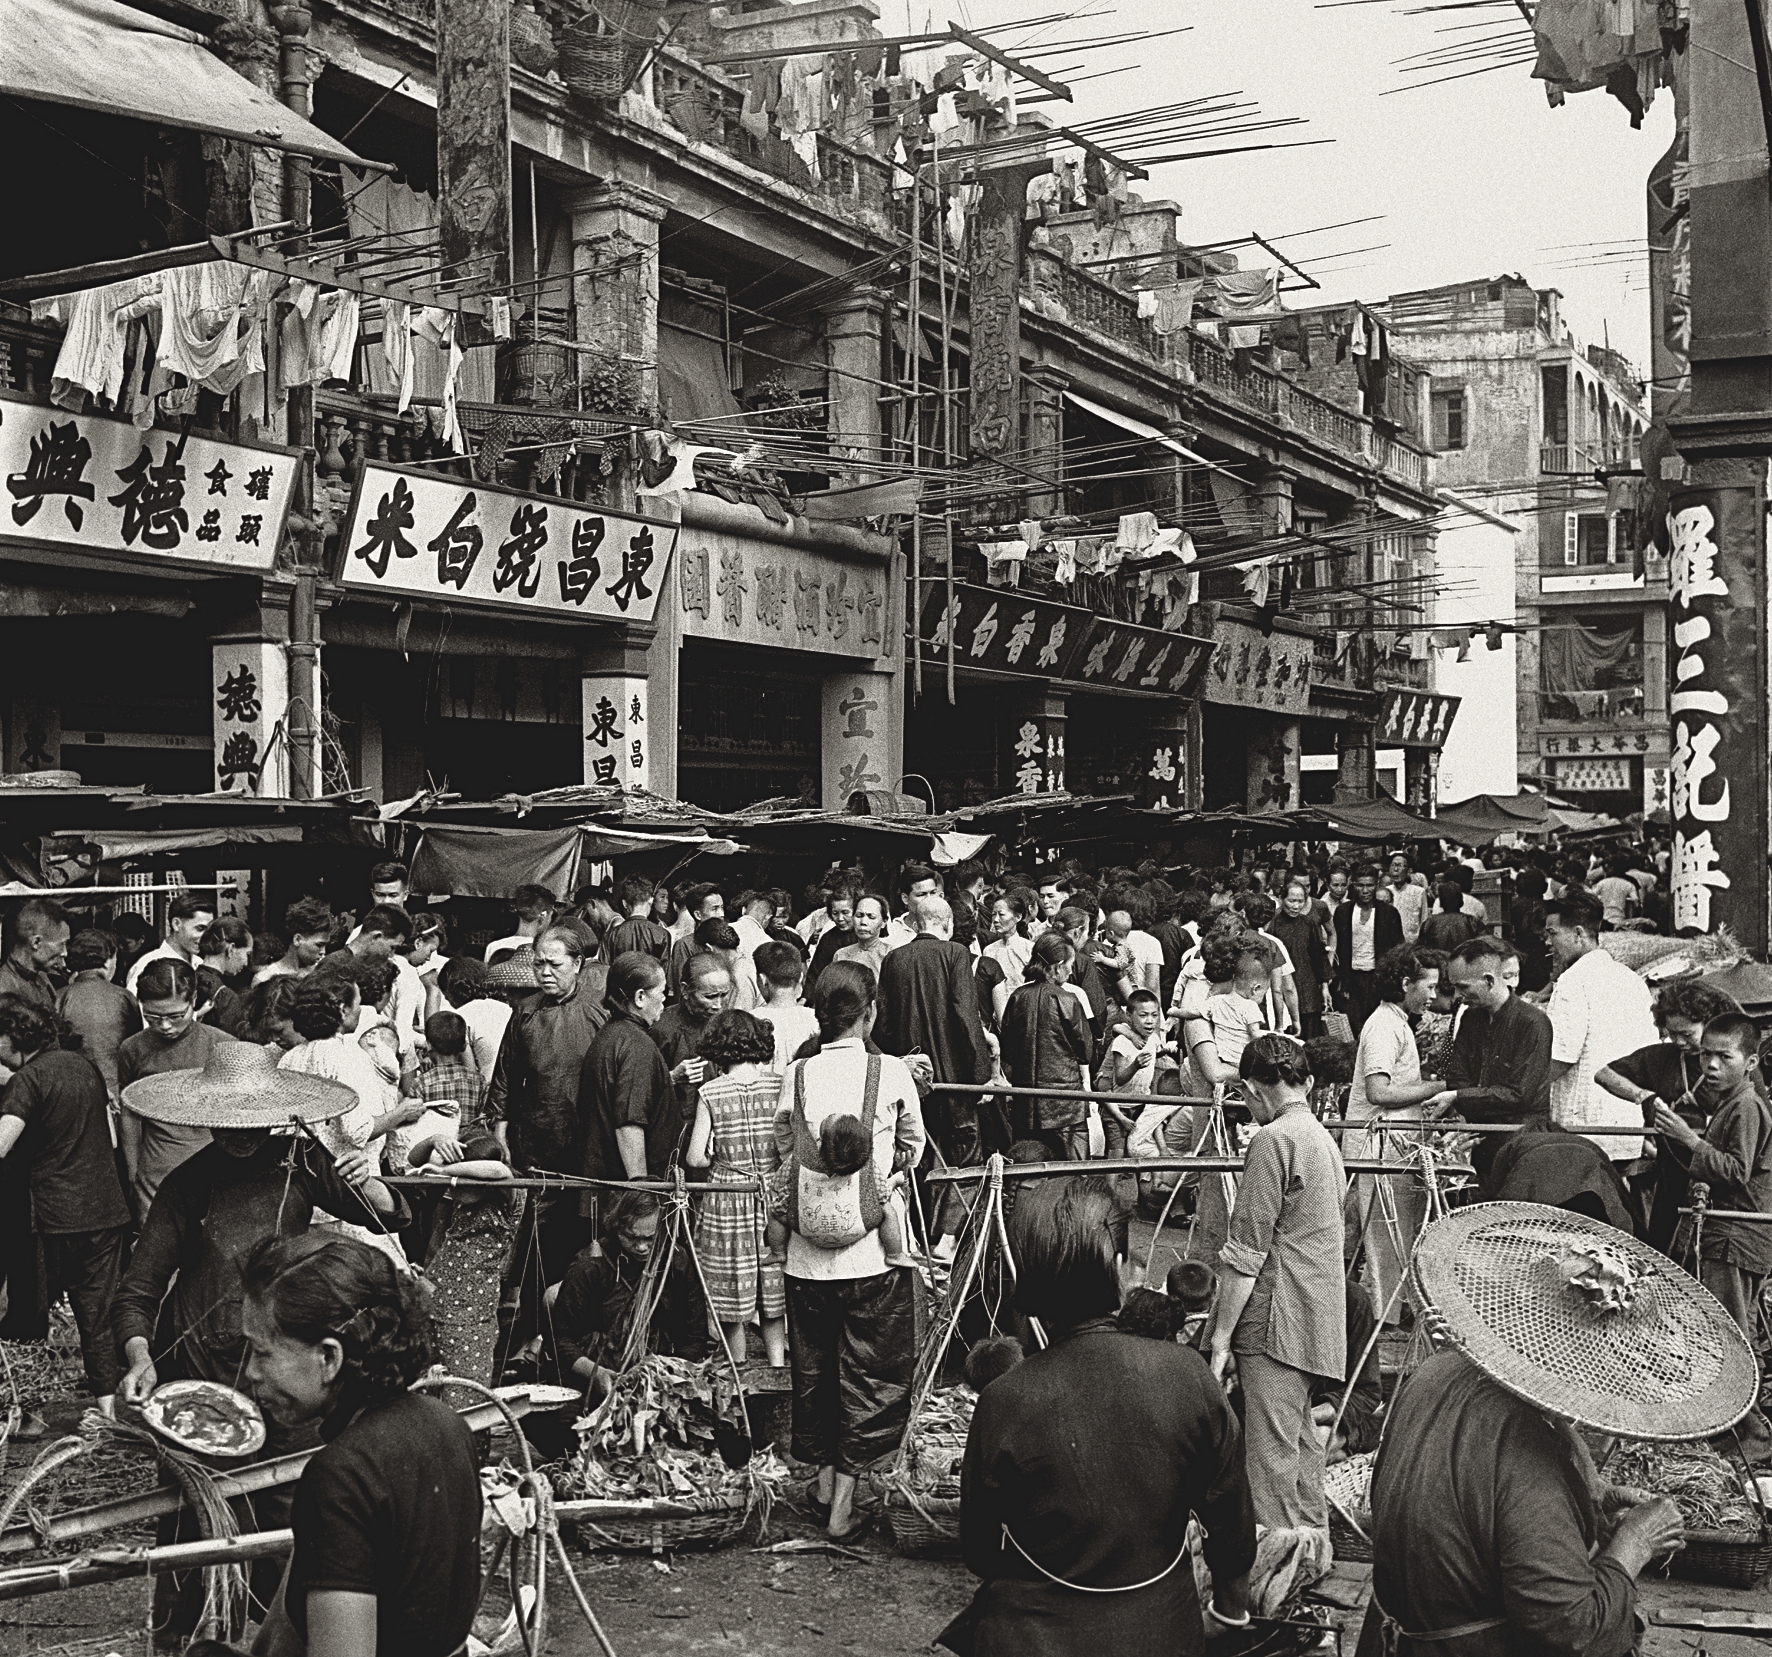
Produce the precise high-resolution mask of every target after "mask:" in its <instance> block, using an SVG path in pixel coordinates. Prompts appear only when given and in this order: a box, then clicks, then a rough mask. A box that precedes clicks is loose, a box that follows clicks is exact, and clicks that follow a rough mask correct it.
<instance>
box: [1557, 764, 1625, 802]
mask: <svg viewBox="0 0 1772 1657" xmlns="http://www.w3.org/2000/svg"><path fill="white" fill-rule="evenodd" d="M1556 767H1557V770H1556V775H1557V787H1558V788H1562V789H1567V790H1568V791H1569V792H1570V793H1571V794H1628V793H1630V792H1631V790H1632V788H1633V787H1634V784H1633V783H1632V782H1631V775H1630V761H1629V760H1628V759H1560V760H1558V761H1557V762H1556Z"/></svg>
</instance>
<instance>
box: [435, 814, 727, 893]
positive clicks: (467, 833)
mask: <svg viewBox="0 0 1772 1657" xmlns="http://www.w3.org/2000/svg"><path fill="white" fill-rule="evenodd" d="M672 847H683V848H684V849H694V848H698V847H699V848H703V849H712V848H711V847H710V844H709V841H708V838H707V836H706V835H704V834H631V833H626V832H624V831H623V830H620V829H606V828H599V827H597V826H596V825H595V824H588V825H580V824H574V825H572V826H571V827H568V828H558V829H507V828H426V829H424V830H423V831H422V832H421V833H420V835H419V839H418V844H417V846H416V847H415V848H414V849H413V853H412V859H411V862H412V885H413V889H414V890H415V891H420V892H448V893H450V894H452V895H453V896H455V897H462V898H504V897H509V896H510V895H511V893H512V892H514V891H516V889H517V888H518V887H519V886H545V887H546V888H547V889H548V890H549V891H550V892H552V893H553V894H554V896H555V897H557V898H569V897H571V896H572V894H573V892H574V891H576V890H577V887H578V878H579V869H580V868H581V866H582V865H583V864H584V862H585V861H586V860H587V859H589V860H592V861H595V860H596V859H599V858H608V857H622V856H625V855H628V854H631V853H633V852H644V851H660V850H665V849H668V848H672Z"/></svg>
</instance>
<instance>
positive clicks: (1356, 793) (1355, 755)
mask: <svg viewBox="0 0 1772 1657" xmlns="http://www.w3.org/2000/svg"><path fill="white" fill-rule="evenodd" d="M1335 756H1336V760H1337V762H1338V763H1337V765H1336V773H1335V803H1336V804H1337V805H1352V804H1355V803H1356V802H1358V801H1361V800H1371V799H1376V798H1377V796H1378V776H1377V772H1378V755H1377V752H1376V750H1375V749H1374V747H1373V744H1372V727H1371V726H1370V725H1368V724H1365V723H1363V722H1361V721H1357V720H1349V721H1347V722H1346V723H1345V724H1341V725H1337V726H1336V727H1335Z"/></svg>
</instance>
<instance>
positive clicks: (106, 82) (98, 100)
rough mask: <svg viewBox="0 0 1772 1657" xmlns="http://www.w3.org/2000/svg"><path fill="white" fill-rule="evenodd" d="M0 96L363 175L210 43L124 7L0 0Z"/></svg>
mask: <svg viewBox="0 0 1772 1657" xmlns="http://www.w3.org/2000/svg"><path fill="white" fill-rule="evenodd" d="M0 93H5V94H7V95H8V96H10V97H14V98H28V99H33V100H36V101H38V102H42V103H52V104H66V105H68V106H69V107H70V108H73V109H91V110H96V111H98V112H99V113H100V114H103V115H120V116H123V117H125V118H126V119H128V120H133V121H150V122H152V123H154V124H155V125H156V126H167V127H188V128H190V129H191V130H192V131H193V132H212V133H217V134H219V135H220V136H221V137H224V138H238V139H241V140H243V141H245V142H246V143H249V144H264V145H266V146H268V147H269V148H271V149H278V150H289V151H291V152H292V153H294V154H296V155H307V156H312V157H314V158H315V159H316V160H321V161H348V162H351V163H352V164H353V165H356V166H362V165H364V163H363V161H362V160H361V158H360V157H358V156H357V155H356V154H354V153H353V152H352V151H351V150H349V149H347V148H346V147H345V146H344V145H343V144H341V143H340V142H339V141H338V140H337V139H336V138H334V137H332V136H331V135H330V134H328V133H325V132H322V131H321V130H320V129H319V128H318V127H317V126H315V125H314V124H313V123H312V122H311V121H306V120H303V119H302V117H301V116H299V115H297V114H296V113H295V111H294V110H292V109H287V108H285V107H284V106H283V105H282V104H280V103H278V102H277V100H276V99H275V98H273V97H272V96H271V95H270V94H269V93H267V92H261V91H259V89H258V88H257V87H256V86H254V85H253V84H252V83H251V82H250V81H249V80H247V79H246V78H245V77H244V76H243V75H237V74H235V73H234V71H233V70H232V69H230V68H229V67H228V66H227V65H226V64H225V63H223V62H222V60H221V59H220V58H218V57H216V56H215V54H214V53H212V52H211V51H209V49H208V48H207V47H206V46H205V44H204V40H203V36H202V35H200V34H197V33H195V32H194V31H193V30H190V29H181V28H180V27H179V26H178V25H177V24H176V23H167V22H164V21H163V20H162V19H160V18H158V17H150V16H149V15H148V14H147V13H146V12H140V11H136V10H135V9H134V8H133V7H131V6H123V5H118V4H117V3H116V0H0Z"/></svg>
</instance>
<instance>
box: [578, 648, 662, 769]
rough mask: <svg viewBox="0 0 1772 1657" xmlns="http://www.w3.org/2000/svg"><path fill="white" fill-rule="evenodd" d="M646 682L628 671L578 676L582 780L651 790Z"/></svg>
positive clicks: (650, 752)
mask: <svg viewBox="0 0 1772 1657" xmlns="http://www.w3.org/2000/svg"><path fill="white" fill-rule="evenodd" d="M649 712H650V705H649V703H648V702H647V697H646V681H645V679H643V678H641V677H639V676H638V675H636V674H631V673H587V674H586V675H585V678H584V740H585V769H584V779H585V781H586V782H587V783H592V784H595V785H597V786H600V787H603V788H622V789H629V790H632V789H635V788H648V789H649V788H651V786H652V741H651V727H650V726H649V724H648V723H647V716H648V714H649Z"/></svg>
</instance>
